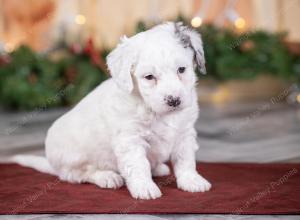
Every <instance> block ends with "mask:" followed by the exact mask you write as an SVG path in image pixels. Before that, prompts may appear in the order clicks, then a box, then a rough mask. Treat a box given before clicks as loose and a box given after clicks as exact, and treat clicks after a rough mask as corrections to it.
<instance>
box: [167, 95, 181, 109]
mask: <svg viewBox="0 0 300 220" xmlns="http://www.w3.org/2000/svg"><path fill="white" fill-rule="evenodd" d="M165 101H166V103H167V105H168V106H171V107H177V106H179V105H180V104H181V100H180V98H179V97H173V96H171V95H169V96H167V97H166V98H165Z"/></svg>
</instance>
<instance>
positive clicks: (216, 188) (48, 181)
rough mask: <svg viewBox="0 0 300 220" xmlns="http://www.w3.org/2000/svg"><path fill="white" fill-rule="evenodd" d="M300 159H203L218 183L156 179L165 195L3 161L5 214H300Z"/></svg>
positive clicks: (0, 200)
mask: <svg viewBox="0 0 300 220" xmlns="http://www.w3.org/2000/svg"><path fill="white" fill-rule="evenodd" d="M299 169H300V164H220V163H216V164H210V163H201V164H198V170H199V171H200V172H201V174H202V175H203V176H204V177H206V178H207V179H208V180H209V181H210V182H211V183H212V185H213V188H212V189H211V190H210V191H209V192H205V193H187V192H183V191H180V190H179V189H177V188H176V183H175V179H174V177H173V176H168V177H161V178H155V182H156V183H157V184H158V185H159V187H160V189H161V190H162V193H163V196H162V197H161V198H159V199H156V200H147V201H145V200H135V199H132V198H131V196H130V195H129V192H128V191H127V189H126V187H122V188H121V189H118V190H109V189H100V188H98V187H97V186H95V185H91V184H70V183H66V182H61V181H59V180H58V179H57V178H56V177H54V176H50V175H46V174H42V173H39V172H37V171H34V170H32V169H29V168H24V167H20V166H18V165H12V164H11V165H7V164H6V165H4V164H2V165H0V180H1V182H0V214H25V213H26V214H35V213H118V214H119V213H124V214H125V213H128V214H129V213H148V214H159V213H160V214H163V213H198V214H300V175H299V172H300V171H299Z"/></svg>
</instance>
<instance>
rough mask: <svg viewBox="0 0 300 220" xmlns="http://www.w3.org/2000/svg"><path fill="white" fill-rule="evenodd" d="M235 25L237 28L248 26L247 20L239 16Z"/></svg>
mask: <svg viewBox="0 0 300 220" xmlns="http://www.w3.org/2000/svg"><path fill="white" fill-rule="evenodd" d="M234 26H235V27H236V28H237V29H243V28H244V27H245V26H246V21H245V19H244V18H241V17H239V18H237V19H236V20H235V21H234Z"/></svg>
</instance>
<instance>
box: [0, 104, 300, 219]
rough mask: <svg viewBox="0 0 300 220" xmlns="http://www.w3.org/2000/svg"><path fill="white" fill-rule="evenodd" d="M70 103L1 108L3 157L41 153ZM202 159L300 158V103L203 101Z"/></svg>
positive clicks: (265, 160)
mask: <svg viewBox="0 0 300 220" xmlns="http://www.w3.org/2000/svg"><path fill="white" fill-rule="evenodd" d="M67 110H68V109H54V110H49V111H38V110H37V111H32V112H26V113H24V112H23V113H7V112H5V111H3V110H0V122H1V123H0V162H5V160H6V159H7V158H8V157H9V156H11V155H13V154H16V153H28V154H43V140H44V138H45V135H46V131H47V128H48V127H49V126H50V124H51V123H52V122H53V121H54V120H55V119H56V118H57V117H59V116H60V115H62V114H63V113H64V112H65V111H67ZM196 129H197V132H198V141H199V144H200V149H199V151H198V152H197V160H198V161H206V162H258V163H269V162H284V163H295V162H300V108H299V106H295V105H287V104H284V103H272V102H268V101H265V102H255V103H247V104H242V103H240V104H231V105H219V106H211V105H201V113H200V117H199V120H198V121H197V123H196ZM256 218H257V219H300V216H292V215H287V216H283V215H280V216H277V215H264V216H257V215H255V216H251V215H243V216H238V215H122V216H120V215H57V214H55V215H54V214H52V215H21V216H5V215H2V216H0V220H2V219H154V220H155V219H256Z"/></svg>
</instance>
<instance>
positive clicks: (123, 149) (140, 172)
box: [115, 138, 162, 199]
mask: <svg viewBox="0 0 300 220" xmlns="http://www.w3.org/2000/svg"><path fill="white" fill-rule="evenodd" d="M118 142H119V144H116V145H115V154H116V157H117V160H118V168H119V171H120V173H121V175H122V176H123V177H124V179H125V181H126V184H127V188H128V190H129V192H130V193H131V195H132V197H134V198H136V199H155V198H158V197H160V196H161V195H162V194H161V192H160V190H159V188H158V186H157V185H156V184H155V183H154V182H153V180H152V177H151V167H150V163H149V161H148V159H147V157H146V150H145V148H147V147H149V145H148V143H146V142H145V141H144V140H143V139H139V138H132V139H131V140H128V138H126V140H124V139H123V140H119V141H118Z"/></svg>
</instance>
